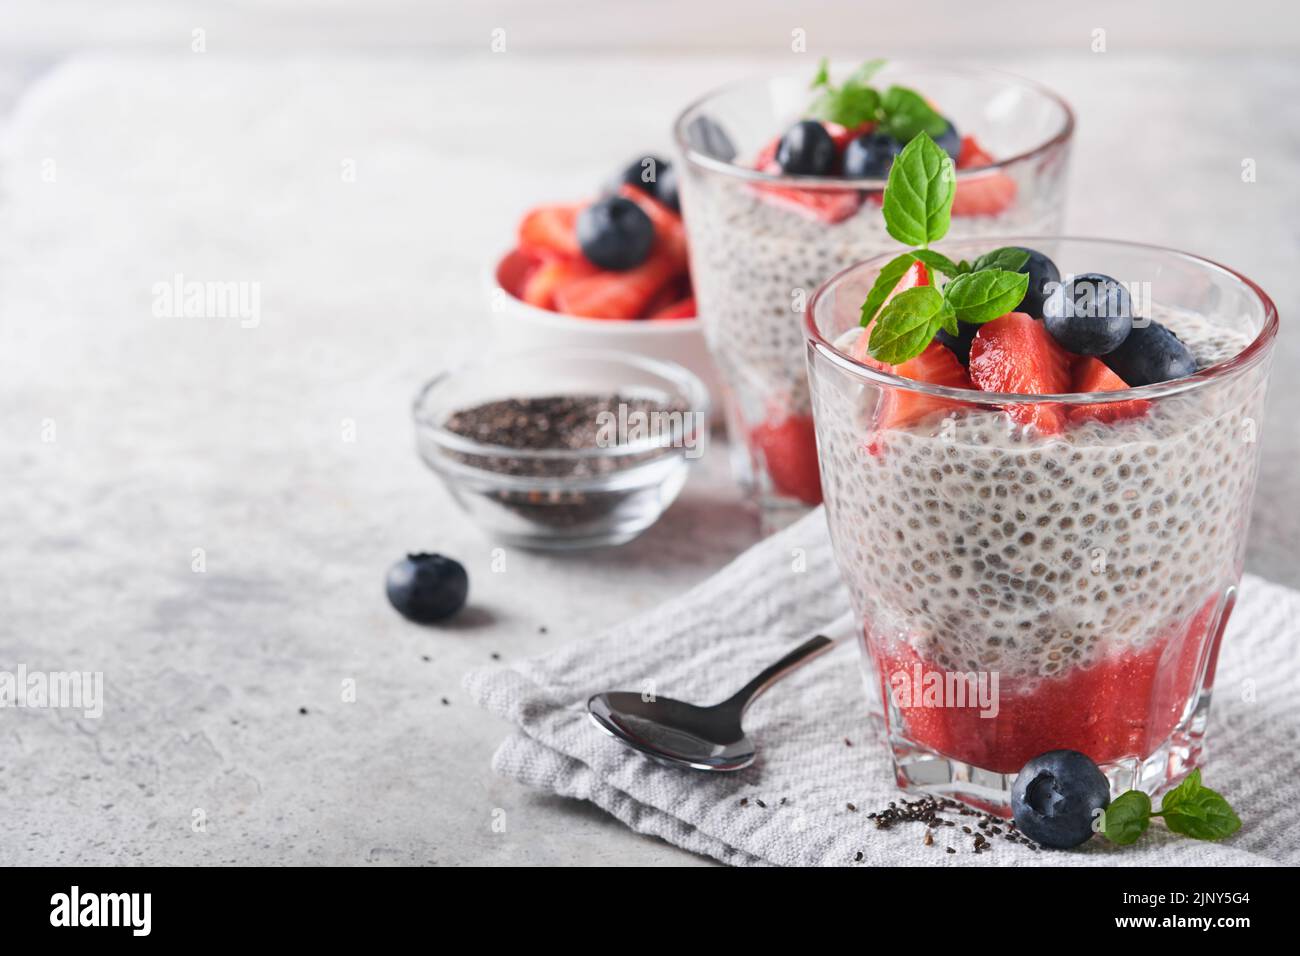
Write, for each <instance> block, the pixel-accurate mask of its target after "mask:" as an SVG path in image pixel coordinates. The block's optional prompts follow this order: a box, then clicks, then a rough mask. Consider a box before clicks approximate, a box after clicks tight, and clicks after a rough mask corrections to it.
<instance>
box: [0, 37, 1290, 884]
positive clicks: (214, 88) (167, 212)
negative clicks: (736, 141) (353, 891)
mask: <svg viewBox="0 0 1300 956" xmlns="http://www.w3.org/2000/svg"><path fill="white" fill-rule="evenodd" d="M770 65H772V63H771V61H767V62H759V61H757V60H753V59H746V60H741V59H732V60H717V59H714V60H702V59H701V60H681V59H660V58H650V59H636V58H624V59H620V60H617V61H616V60H613V59H605V58H599V57H595V58H586V57H578V56H574V57H560V58H554V59H545V60H529V59H527V58H519V59H511V58H504V59H503V58H487V57H483V58H464V59H461V58H457V59H442V60H439V61H437V62H420V61H416V60H411V61H400V60H394V59H393V58H391V57H374V58H370V57H352V58H344V59H342V60H341V61H338V62H335V61H301V62H299V61H294V62H289V63H279V62H275V61H274V60H273V59H272V58H259V57H251V58H247V59H233V58H232V59H230V60H227V61H222V62H220V63H218V64H215V65H212V66H210V67H205V69H212V70H215V71H216V72H215V73H214V74H212V75H203V74H202V73H201V72H196V71H195V70H194V69H192V68H191V67H190V66H188V65H185V64H178V63H176V62H175V61H156V60H153V59H151V58H150V57H148V56H145V55H144V54H140V55H138V56H135V57H134V58H133V57H125V58H123V59H119V60H114V61H111V62H100V63H91V64H86V63H84V62H83V63H76V62H72V63H66V64H63V65H61V66H60V67H58V68H56V69H54V70H53V71H52V72H42V71H41V70H39V69H36V68H35V67H32V66H31V65H24V66H22V67H21V68H19V69H17V70H15V71H14V72H13V74H12V75H13V77H14V79H13V80H12V83H11V86H6V83H5V81H4V80H3V79H0V91H3V90H6V89H10V88H12V89H14V90H15V91H16V92H14V93H13V94H12V95H9V96H7V97H5V96H0V107H2V106H3V105H4V104H5V103H6V102H7V103H8V104H9V105H10V106H11V107H12V109H11V110H10V120H11V122H10V123H9V124H8V129H7V130H6V138H5V146H4V150H3V152H2V153H0V174H2V175H3V183H4V191H3V193H0V316H2V317H0V474H3V475H4V476H5V479H6V480H5V483H4V489H3V491H2V492H0V528H3V529H4V531H3V539H4V543H3V545H0V598H2V599H3V606H4V609H5V613H4V615H3V620H0V669H4V668H12V667H14V666H17V665H18V664H24V665H25V666H27V667H28V668H29V669H32V670H39V669H44V670H70V669H84V670H92V671H102V672H103V673H104V677H105V684H106V700H105V711H104V715H103V717H102V718H101V719H98V720H91V719H85V718H83V717H80V716H76V715H73V714H70V713H68V712H66V711H53V710H4V711H0V816H3V818H4V819H5V821H6V823H5V826H4V827H2V828H0V863H44V862H60V863H96V864H98V863H232V862H239V863H277V862H284V863H343V864H384V863H437V864H472V863H478V864H493V863H515V864H560V865H586V864H593V865H594V864H634V863H673V864H678V863H697V862H701V861H698V860H695V859H694V858H693V857H690V856H689V855H687V854H684V853H682V852H680V851H678V850H675V849H674V848H672V847H668V846H665V845H663V844H661V843H658V842H655V841H651V840H647V839H644V838H641V837H638V836H636V835H634V834H631V833H629V832H627V831H625V830H624V829H623V828H621V827H620V826H618V825H616V824H615V823H613V822H612V821H611V820H610V819H609V818H607V817H605V816H604V815H602V814H600V813H598V812H596V811H594V810H592V809H591V808H590V807H586V806H583V805H580V804H577V803H574V802H570V801H563V800H559V799H556V798H552V797H548V796H546V795H540V794H534V793H529V792H526V791H523V790H521V789H519V788H518V787H516V786H514V785H512V784H510V783H508V782H506V781H504V780H501V779H498V778H497V777H495V776H494V775H493V774H492V772H491V770H490V768H489V760H490V757H491V753H492V751H493V749H494V747H495V745H496V743H497V742H498V741H499V740H500V739H501V737H502V736H503V734H504V732H505V727H504V725H502V724H500V723H499V722H497V721H495V720H493V719H490V718H488V717H486V716H484V715H483V714H481V713H479V712H478V711H477V710H475V709H474V708H473V707H472V706H471V705H470V704H469V703H468V701H467V700H466V698H465V697H464V695H463V694H462V693H461V691H460V685H459V682H460V678H461V675H462V674H463V673H464V672H465V671H466V670H468V669H470V668H471V667H476V666H480V665H483V664H487V663H490V662H491V660H492V655H493V654H499V655H501V656H502V657H505V658H509V657H511V656H515V655H524V654H532V653H537V652H539V651H542V650H544V649H546V648H547V647H550V646H555V645H556V644H558V643H559V642H562V641H569V640H574V639H580V638H582V637H584V636H586V635H591V634H594V633H596V632H597V631H599V630H600V629H601V628H602V627H604V626H606V625H609V624H611V623H613V622H615V621H619V620H622V619H624V618H626V617H627V616H629V615H632V614H636V613H638V612H639V611H641V610H644V609H646V608H649V607H652V606H654V605H655V604H656V603H657V602H659V601H662V600H663V599H665V598H666V597H669V596H672V595H675V594H678V593H680V592H681V591H682V590H684V589H686V588H688V587H690V586H691V585H692V584H693V583H695V582H697V581H699V580H700V579H701V578H702V577H703V576H705V575H707V574H708V573H710V572H711V571H712V570H714V569H716V568H717V567H719V566H721V564H723V563H724V562H725V561H726V560H727V559H728V558H729V557H730V556H731V555H733V554H735V553H736V552H738V551H739V550H741V549H742V548H743V547H745V546H746V544H747V543H748V542H750V541H752V540H753V539H754V527H753V524H752V522H751V521H750V520H749V519H748V518H746V517H745V515H744V514H743V513H742V512H741V511H740V510H739V508H738V504H737V501H736V496H735V493H734V491H733V490H732V489H731V487H730V485H729V483H728V482H727V480H726V476H725V462H724V461H723V460H722V457H723V456H722V455H721V454H717V453H715V454H713V455H712V456H711V457H710V460H709V461H708V462H707V463H706V465H705V466H704V468H703V469H702V471H701V474H700V475H699V476H697V479H696V480H695V481H694V482H693V484H692V485H691V486H690V487H689V488H688V490H687V492H686V494H685V495H684V496H683V498H682V500H681V501H680V502H679V504H678V505H677V506H675V507H674V508H673V509H672V510H671V511H670V512H669V514H668V515H667V516H666V517H665V519H664V520H663V521H662V522H661V523H660V524H659V525H658V526H656V527H655V528H654V529H652V530H651V531H650V532H649V533H648V534H647V535H646V536H645V537H644V538H642V539H641V540H639V541H637V542H635V543H633V544H631V545H629V546H627V547H624V548H621V549H618V550H616V551H613V552H609V553H600V554H589V555H573V556H567V557H562V558H556V557H544V556H539V555H531V554H527V553H523V552H517V551H507V552H506V553H505V566H504V571H494V570H493V558H494V554H493V551H492V548H493V545H492V544H491V543H490V542H488V541H487V540H485V539H484V538H483V537H482V536H481V535H480V534H479V533H478V532H477V530H476V529H475V528H473V527H472V526H471V525H469V524H468V522H467V521H466V520H465V519H464V518H463V517H462V516H461V515H460V514H459V512H457V511H456V509H455V507H454V505H453V503H452V502H451V500H450V499H449V498H448V496H447V495H446V494H445V493H444V492H443V490H442V489H441V488H440V487H439V486H438V485H437V484H436V482H435V480H434V479H433V477H432V476H431V475H429V474H428V473H427V472H426V471H425V470H424V469H423V466H422V465H421V464H420V463H419V462H418V461H417V460H416V458H415V456H414V453H413V450H412V438H411V433H410V426H409V421H408V417H407V406H408V403H409V399H410V397H411V396H412V395H413V393H414V392H415V390H416V388H417V387H418V385H419V384H420V383H421V382H422V381H423V380H425V379H426V378H428V377H429V376H430V375H431V374H432V373H434V372H435V371H437V370H438V369H439V368H441V367H444V366H445V365H446V364H448V363H449V362H451V361H453V360H454V359H456V358H457V357H459V356H462V355H465V354H468V353H470V352H472V351H474V350H476V349H478V348H481V347H482V343H483V341H484V334H485V333H484V328H483V323H484V312H483V310H482V307H481V298H480V295H479V286H478V283H479V276H480V269H481V267H482V264H483V260H484V258H485V257H486V256H487V255H488V254H489V253H490V252H492V251H493V250H495V249H498V248H499V247H500V246H502V245H503V244H504V243H505V242H506V241H507V239H508V236H509V235H510V233H511V230H512V229H513V224H514V220H515V219H516V217H517V215H518V213H519V212H520V210H521V209H523V208H524V207H525V206H527V205H528V204H530V203H533V202H536V201H542V200H548V199H560V198H564V197H568V196H580V195H582V194H583V193H584V192H586V191H587V190H588V189H589V188H590V184H591V183H595V182H599V181H601V180H602V179H603V178H604V177H605V176H606V175H607V172H608V170H609V169H610V168H612V167H614V166H616V165H617V164H618V163H619V162H621V161H622V160H623V159H624V158H625V156H626V154H628V153H629V152H635V151H637V150H640V149H642V148H650V147H656V148H663V147H666V145H667V133H666V128H667V123H668V121H669V120H670V118H671V117H672V115H673V113H674V111H675V109H676V108H677V107H679V106H680V105H681V104H683V103H684V102H686V101H687V100H688V99H690V98H691V97H692V96H693V95H694V94H696V93H698V92H699V91H701V90H702V89H704V88H706V87H708V86H711V85H715V84H716V83H718V82H720V81H723V80H726V79H729V78H731V77H734V76H737V75H740V74H744V73H748V72H753V71H755V70H757V69H760V68H762V67H764V66H770ZM777 65H780V66H786V65H789V61H788V60H786V61H781V62H780V63H778V64H777ZM999 65H1000V66H1002V67H1004V68H1006V69H1010V70H1014V71H1017V72H1022V73H1025V74H1028V75H1031V76H1034V77H1036V78H1038V79H1040V80H1042V81H1044V82H1047V83H1049V84H1050V85H1053V86H1055V87H1057V88H1058V89H1059V90H1060V91H1061V92H1062V93H1064V94H1065V95H1066V96H1067V98H1069V99H1070V100H1071V101H1072V102H1073V104H1074V106H1075V108H1076V110H1077V112H1078V115H1079V120H1080V123H1079V131H1078V137H1077V141H1076V144H1075V150H1074V162H1073V173H1072V181H1071V190H1070V202H1071V205H1070V215H1069V218H1070V221H1071V223H1072V231H1073V232H1076V233H1079V234H1084V235H1109V236H1120V237H1125V238H1131V239H1138V240H1146V241H1151V242H1158V243H1164V244H1171V245H1175V246H1179V247H1182V248H1187V249H1189V250H1192V251H1196V252H1200V253H1202V254H1205V255H1209V256H1210V257H1212V258H1217V259H1221V260H1223V261H1225V262H1227V263H1229V264H1232V265H1234V266H1236V267H1238V268H1240V269H1242V270H1243V271H1245V272H1247V273H1248V274H1250V275H1251V276H1252V277H1254V278H1256V279H1257V280H1258V281H1259V282H1260V284H1261V285H1263V286H1264V287H1265V288H1266V289H1267V290H1269V291H1270V292H1271V293H1272V294H1273V296H1274V297H1275V298H1276V299H1277V301H1278V303H1279V306H1280V308H1281V310H1282V314H1283V323H1284V327H1285V326H1286V324H1287V321H1288V319H1289V317H1290V314H1291V312H1292V311H1293V310H1294V307H1295V304H1296V302H1297V297H1298V294H1300V275H1297V272H1296V269H1295V253H1296V240H1297V223H1300V177H1297V176H1296V171H1297V170H1296V162H1297V156H1298V155H1300V149H1298V147H1300V141H1298V140H1297V137H1298V136H1300V132H1298V131H1300V77H1298V76H1297V71H1296V70H1295V67H1294V63H1293V62H1292V61H1291V60H1290V59H1288V58H1287V57H1285V56H1276V57H1245V56H1242V57H1219V58H1209V59H1207V58H1205V57H1195V58H1191V57H1189V58H1179V57H1172V56H1170V57H1160V58H1144V57H1143V58H1139V57H1136V56H1133V55H1129V54H1125V53H1124V52H1123V50H1122V48H1121V49H1118V50H1114V49H1113V52H1111V53H1108V54H1106V55H1105V56H1104V57H1092V56H1087V55H1075V56H1062V57H1058V58H1025V59H1022V60H1018V61H1003V62H1001V63H1000V64H999ZM42 66H43V64H42ZM150 71H153V73H154V76H153V79H154V80H155V81H160V82H150V81H149V80H150ZM7 75H8V74H5V73H4V71H0V77H4V76H7ZM629 78H634V79H635V78H640V80H641V81H640V82H638V83H637V84H636V88H637V94H636V96H635V97H632V96H629V93H628V88H629V86H630V85H631V82H630V80H629ZM18 91H20V92H18ZM573 116H580V117H581V118H582V119H581V121H580V122H574V121H572V117H573ZM521 143H523V144H529V148H528V149H527V150H522V149H521V146H520V144H521ZM49 157H57V159H58V168H59V179H58V183H57V185H55V186H54V187H53V188H51V187H50V185H49V184H44V183H42V182H41V181H40V177H39V172H40V169H41V163H42V161H43V160H44V159H45V158H49ZM343 157H354V158H356V159H357V161H358V169H359V173H360V174H359V178H358V181H357V183H356V184H355V185H356V186H357V187H358V188H357V189H356V190H354V191H353V192H351V193H349V192H346V191H343V190H341V189H340V187H339V184H338V174H337V169H338V164H339V162H340V159H341V158H343ZM1246 157H1250V158H1254V159H1256V160H1257V167H1258V171H1259V173H1258V181H1257V182H1255V183H1252V184H1246V183H1243V182H1242V181H1241V179H1240V165H1241V160H1242V159H1243V158H1246ZM176 271H182V272H186V273H188V274H190V275H191V276H192V277H195V278H222V279H248V280H259V281H261V282H262V283H263V286H264V301H265V317H264V322H263V323H262V325H261V326H260V327H259V328H258V329H252V330H242V329H239V328H238V327H237V325H231V324H230V323H224V324H223V322H222V321H220V320H216V321H207V320H203V321H200V322H197V323H186V322H185V321H183V320H175V321H169V320H160V319H158V318H157V317H155V316H153V315H152V314H151V313H150V288H151V286H152V284H153V283H154V282H157V281H159V280H166V279H168V278H170V276H171V275H172V274H173V273H174V272H176ZM1278 358H1279V361H1278V366H1277V369H1276V371H1275V375H1274V382H1275V388H1274V391H1273V396H1272V403H1271V410H1270V415H1269V419H1268V421H1267V422H1266V426H1265V430H1264V434H1263V438H1262V440H1263V442H1264V448H1265V468H1264V472H1263V475H1262V477H1261V488H1260V494H1259V502H1258V508H1257V514H1256V521H1255V526H1254V537H1253V546H1252V551H1251V555H1250V566H1251V568H1252V569H1253V570H1255V571H1257V572H1259V573H1260V574H1262V575H1264V576H1265V577H1268V578H1271V579H1273V580H1278V581H1283V582H1286V583H1289V584H1293V585H1300V561H1297V558H1296V546H1297V544H1300V510H1298V509H1296V508H1295V506H1294V502H1295V501H1296V500H1297V495H1298V494H1300V478H1298V477H1297V475H1296V474H1295V471H1294V462H1295V461H1296V458H1297V455H1298V454H1300V434H1298V433H1297V424H1296V422H1297V415H1296V406H1295V403H1296V384H1295V383H1296V379H1297V375H1298V374H1300V337H1297V336H1295V335H1292V334H1291V333H1290V332H1289V331H1287V332H1284V336H1283V340H1282V345H1281V347H1280V349H1279V357H1278ZM344 420H347V421H350V422H352V423H353V424H354V426H355V430H356V431H355V433H356V440H355V441H347V440H345V439H344V438H343V437H342V431H341V424H342V423H343V422H344ZM50 422H52V423H54V425H55V429H56V435H57V437H56V440H54V441H43V440H42V435H43V432H44V431H45V430H46V427H47V425H48V423H50ZM195 548H202V549H203V552H204V558H205V562H206V570H205V571H204V572H203V573H195V572H194V571H193V569H192V567H193V561H194V557H193V554H194V549H195ZM413 549H434V550H440V551H443V552H445V553H448V554H452V555H455V556H457V557H459V558H460V559H461V560H462V561H464V562H465V563H466V565H467V566H468V567H469V570H470V574H471V578H472V586H471V590H472V608H471V609H470V611H469V612H468V613H467V614H466V615H464V617H463V619H462V620H461V621H460V622H459V623H458V624H456V625H455V626H453V627H448V628H444V629H422V628H418V627H415V626H413V625H410V624H408V623H406V622H405V621H403V620H402V619H401V618H399V617H398V616H396V615H395V614H394V613H392V612H391V610H390V609H389V608H388V607H387V605H386V602H385V600H384V597H383V591H382V580H383V573H384V570H385V568H386V567H387V565H388V564H389V563H391V562H392V561H393V560H395V559H396V558H398V557H399V556H400V555H401V554H402V553H403V552H404V551H406V550H413ZM542 627H545V628H546V631H545V633H542V632H541V630H540V629H541V628H542ZM345 681H352V682H354V683H353V684H352V685H351V686H353V687H355V701H354V702H349V701H346V700H345V699H344V696H343V691H344V688H345V684H344V682H345ZM443 698H445V699H446V700H447V703H446V704H443V703H442V702H441V701H442V699H443ZM302 708H305V709H306V711H307V712H306V713H305V714H303V713H301V712H300V710H301V709H302ZM498 810H503V811H504V812H505V820H506V830H505V832H504V833H498V832H494V830H493V828H492V821H493V819H494V813H495V811H498ZM196 811H201V813H200V814H199V815H198V816H196ZM196 819H201V820H203V821H204V827H203V828H202V829H196V828H195V824H194V821H195V820H196Z"/></svg>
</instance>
